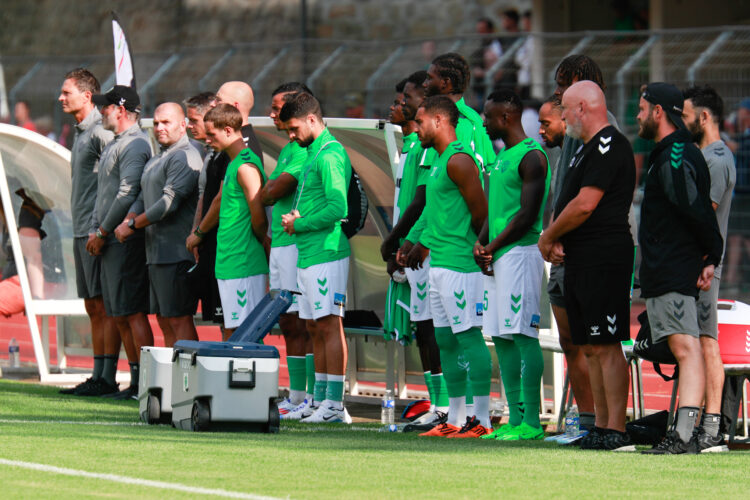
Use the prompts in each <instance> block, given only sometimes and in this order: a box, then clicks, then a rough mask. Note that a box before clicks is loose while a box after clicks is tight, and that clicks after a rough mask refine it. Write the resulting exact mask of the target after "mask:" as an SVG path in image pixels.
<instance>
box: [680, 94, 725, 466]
mask: <svg viewBox="0 0 750 500" xmlns="http://www.w3.org/2000/svg"><path fill="white" fill-rule="evenodd" d="M682 94H683V96H684V97H685V103H684V107H683V109H682V119H683V121H684V122H685V125H686V126H687V129H688V131H689V132H690V135H691V136H692V139H693V142H695V143H696V144H697V145H698V147H699V148H701V152H702V153H703V157H704V158H705V159H706V163H707V164H708V173H709V175H710V176H711V191H710V195H711V206H712V207H713V209H714V211H715V212H716V219H717V222H718V224H719V230H720V231H721V237H722V239H723V240H724V241H725V242H726V239H727V226H728V224H729V207H730V206H731V204H732V191H733V190H734V185H735V182H736V181H737V171H736V169H735V165H734V156H733V155H732V152H731V151H730V149H729V147H727V145H726V144H725V143H724V141H722V140H721V137H720V135H719V124H720V123H721V122H722V119H723V114H724V102H723V100H722V99H721V96H719V94H718V93H717V92H716V90H715V89H714V88H712V87H709V86H708V85H706V86H704V87H690V88H688V89H686V90H684V91H683V92H682ZM721 268H722V265H721V264H719V265H718V266H716V270H715V271H714V279H713V282H712V283H711V289H710V290H708V291H703V290H701V291H700V292H699V294H698V302H697V308H698V327H699V329H700V342H701V348H702V350H703V359H704V361H705V363H706V398H705V407H704V409H703V414H702V415H703V416H702V420H701V425H700V426H699V427H698V431H697V432H698V435H697V438H696V440H695V441H694V444H696V445H697V446H698V448H699V450H700V451H727V450H728V448H727V447H726V445H725V444H724V443H723V437H722V436H721V435H720V433H719V424H720V422H721V394H722V389H723V387H724V364H723V363H722V361H721V353H720V352H719V342H718V335H719V325H718V316H717V301H718V300H719V280H720V278H721Z"/></svg>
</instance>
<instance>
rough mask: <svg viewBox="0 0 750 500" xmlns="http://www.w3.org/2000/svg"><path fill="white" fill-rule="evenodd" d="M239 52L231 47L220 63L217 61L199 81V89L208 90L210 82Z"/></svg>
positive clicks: (220, 59)
mask: <svg viewBox="0 0 750 500" xmlns="http://www.w3.org/2000/svg"><path fill="white" fill-rule="evenodd" d="M235 52H237V49H235V48H234V47H230V49H229V50H227V51H226V52H224V55H222V56H221V57H220V58H219V60H218V61H216V62H215V63H214V64H213V65H212V66H211V67H210V68H209V69H208V71H206V74H205V75H203V77H202V78H201V79H200V80H198V89H200V90H201V91H205V90H208V81H209V80H210V79H211V78H213V77H214V75H215V74H216V73H218V72H219V71H220V70H221V68H223V67H224V65H225V64H226V63H228V62H229V59H231V58H232V56H233V55H234V53H235Z"/></svg>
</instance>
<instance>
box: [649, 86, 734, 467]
mask: <svg viewBox="0 0 750 500" xmlns="http://www.w3.org/2000/svg"><path fill="white" fill-rule="evenodd" d="M682 106H683V96H682V93H681V92H680V91H679V90H678V89H677V87H675V86H673V85H670V84H667V83H661V82H659V83H650V84H649V85H648V86H647V87H646V90H645V91H644V92H643V94H642V95H641V98H640V102H639V105H638V124H639V127H640V128H639V131H638V135H640V136H641V137H642V138H644V139H647V140H653V141H655V142H656V143H657V144H656V147H655V148H654V150H653V152H652V153H651V156H650V158H649V164H648V171H647V174H646V183H645V189H644V195H643V204H642V206H641V223H640V233H639V240H640V242H641V248H642V250H643V261H642V263H641V272H640V278H641V294H642V295H643V297H644V298H645V299H646V308H647V310H648V319H649V323H650V325H651V332H652V336H653V339H654V342H659V341H664V340H666V341H667V342H668V344H669V348H670V349H671V350H672V353H673V354H674V356H675V358H677V364H678V366H679V369H680V378H679V387H678V389H679V392H680V407H679V408H678V409H677V422H676V425H675V429H674V430H673V431H670V432H669V433H668V434H667V437H666V438H665V439H664V441H662V442H661V443H659V444H658V445H657V446H655V447H654V448H653V449H652V450H648V451H646V452H644V453H652V454H677V453H688V452H695V451H697V449H696V447H695V446H694V444H695V443H694V441H695V439H694V438H693V437H692V436H693V431H694V428H695V422H696V419H697V417H698V410H699V407H700V406H701V402H702V401H703V396H704V391H705V365H704V360H703V353H702V351H701V344H700V341H699V331H698V318H697V311H696V298H697V297H698V290H699V289H702V290H709V289H710V288H711V280H712V279H713V274H714V268H715V266H716V265H718V264H719V262H720V260H721V254H722V250H723V241H722V238H721V233H720V232H719V227H718V224H717V222H716V215H715V214H714V211H713V208H712V207H711V198H710V194H709V193H710V189H711V177H710V175H709V172H708V167H707V166H706V161H705V160H704V158H703V155H702V154H701V152H700V150H699V149H698V148H697V147H696V146H695V145H694V144H693V143H692V140H691V137H690V133H689V132H688V131H687V130H686V128H685V125H684V123H683V121H682V117H681V115H682Z"/></svg>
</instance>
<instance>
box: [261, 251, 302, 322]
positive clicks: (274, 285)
mask: <svg viewBox="0 0 750 500" xmlns="http://www.w3.org/2000/svg"><path fill="white" fill-rule="evenodd" d="M268 269H269V273H268V278H269V282H270V285H269V288H270V289H271V290H290V291H293V292H298V291H299V287H298V285H297V245H286V246H283V247H271V256H270V258H269V259H268ZM297 311H299V303H298V302H297V295H296V294H295V295H292V305H291V306H289V309H287V312H288V313H294V312H297Z"/></svg>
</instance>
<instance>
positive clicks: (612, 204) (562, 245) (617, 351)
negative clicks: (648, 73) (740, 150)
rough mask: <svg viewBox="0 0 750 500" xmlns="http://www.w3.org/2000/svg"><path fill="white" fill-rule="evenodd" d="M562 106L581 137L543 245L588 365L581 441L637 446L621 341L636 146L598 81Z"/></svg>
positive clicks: (575, 88) (590, 445)
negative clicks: (611, 118)
mask: <svg viewBox="0 0 750 500" xmlns="http://www.w3.org/2000/svg"><path fill="white" fill-rule="evenodd" d="M562 106H563V114H562V117H563V120H565V124H566V131H567V134H568V135H569V136H571V137H574V138H578V139H581V140H582V141H583V143H584V145H583V147H582V148H581V149H580V150H579V151H578V153H576V155H575V156H574V157H573V163H572V165H571V167H570V168H569V172H568V173H567V176H566V179H565V183H564V185H563V188H562V191H561V192H560V193H559V197H558V202H557V205H555V219H554V221H553V222H552V223H551V224H550V225H549V226H548V227H547V229H546V230H545V231H544V232H543V233H542V235H541V237H540V238H539V249H540V250H541V252H542V256H543V257H544V258H545V260H548V261H550V262H553V263H556V264H559V263H562V262H563V260H564V262H565V281H564V287H565V309H566V311H567V314H568V319H569V321H570V331H571V336H572V340H573V343H574V344H575V345H579V346H583V351H584V355H585V356H586V362H587V364H588V368H589V375H590V380H591V392H592V393H593V396H594V407H595V412H596V423H595V427H594V429H593V431H592V432H590V433H589V434H588V435H587V436H586V437H584V442H582V443H581V447H582V448H585V449H606V450H622V451H624V450H631V449H632V450H634V449H635V448H634V447H633V444H632V440H631V439H630V436H629V434H628V433H627V432H626V431H625V409H626V406H627V400H628V383H629V377H628V369H627V363H626V361H625V356H623V353H622V346H621V344H620V343H621V341H623V340H628V339H629V338H630V281H631V276H632V272H633V238H632V236H631V234H630V224H629V222H628V213H629V210H630V204H631V203H632V201H633V189H634V188H635V160H634V158H633V150H632V148H631V147H630V143H629V142H628V140H627V139H626V138H625V136H623V135H622V134H621V133H619V132H618V131H617V129H616V128H615V127H614V126H612V125H611V124H610V123H609V122H608V120H607V106H606V101H605V98H604V92H602V90H601V88H600V87H599V86H598V85H597V84H596V83H594V82H591V81H581V82H578V83H575V84H573V85H572V86H571V87H570V88H569V89H568V90H566V91H565V93H564V94H563V97H562Z"/></svg>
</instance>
